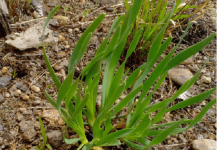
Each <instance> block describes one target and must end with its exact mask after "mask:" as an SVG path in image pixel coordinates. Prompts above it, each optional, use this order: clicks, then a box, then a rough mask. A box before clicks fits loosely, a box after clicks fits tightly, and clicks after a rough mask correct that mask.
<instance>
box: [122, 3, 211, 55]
mask: <svg viewBox="0 0 217 150" xmlns="http://www.w3.org/2000/svg"><path fill="white" fill-rule="evenodd" d="M209 1H210V0H206V1H205V2H204V3H203V4H201V5H198V6H197V5H191V4H192V3H193V2H194V0H189V1H187V2H186V3H184V2H183V0H176V5H175V10H174V11H173V12H172V9H171V8H172V5H171V1H168V0H143V2H142V7H141V9H140V10H141V11H140V13H138V15H137V18H136V20H135V24H134V28H133V31H132V36H130V37H129V38H128V41H132V40H133V37H134V34H136V32H137V31H138V30H139V29H143V32H142V36H141V38H140V41H139V44H138V46H137V48H136V50H135V52H136V53H135V54H134V55H136V56H135V57H136V58H137V57H141V56H143V55H145V54H147V52H148V50H149V47H150V46H151V44H152V43H153V40H154V39H155V36H156V35H157V34H158V32H159V31H160V30H161V29H162V28H163V27H164V26H165V23H166V22H167V21H168V19H170V24H169V26H168V27H167V29H166V32H165V34H164V37H167V36H168V35H169V34H171V32H172V31H173V30H174V29H175V28H180V27H181V28H183V27H184V26H185V23H184V22H185V21H186V20H187V19H188V18H189V17H192V15H193V14H196V12H198V11H200V10H203V11H205V10H204V7H205V6H206V5H207V4H208V3H209ZM131 3H137V1H134V0H131ZM124 4H125V7H126V10H127V13H128V12H129V11H130V7H129V4H128V1H127V0H125V3H124ZM172 4H173V2H172ZM189 9H193V11H192V13H191V14H188V13H187V11H188V10H189ZM171 12H172V14H171ZM170 14H171V15H172V16H171V17H170ZM199 16H200V15H199V14H196V18H194V19H192V20H196V19H197V18H198V17H199Z"/></svg>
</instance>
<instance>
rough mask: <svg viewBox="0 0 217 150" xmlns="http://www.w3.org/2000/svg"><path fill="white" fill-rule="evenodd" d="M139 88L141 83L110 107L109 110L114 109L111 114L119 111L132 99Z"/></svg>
mask: <svg viewBox="0 0 217 150" xmlns="http://www.w3.org/2000/svg"><path fill="white" fill-rule="evenodd" d="M141 89H142V85H140V86H139V87H137V88H136V89H134V90H133V91H131V92H130V93H129V94H128V95H127V96H126V97H125V98H124V99H123V100H122V101H120V102H119V103H118V104H117V105H115V106H114V107H113V108H111V110H114V111H113V112H112V116H114V115H115V114H117V113H118V112H120V111H121V110H122V109H123V108H124V107H125V106H126V105H127V104H128V103H129V101H130V100H132V99H134V98H135V96H136V95H137V94H138V93H139V91H140V90H141Z"/></svg>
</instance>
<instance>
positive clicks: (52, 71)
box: [42, 6, 61, 89]
mask: <svg viewBox="0 0 217 150" xmlns="http://www.w3.org/2000/svg"><path fill="white" fill-rule="evenodd" d="M59 8H60V6H57V7H55V8H54V9H53V10H52V11H51V12H50V14H49V15H48V16H47V19H46V21H45V24H44V27H43V32H42V47H43V53H44V60H45V63H46V66H47V69H48V71H49V73H50V75H51V77H52V79H53V81H54V83H55V85H56V86H57V89H59V88H60V86H61V83H60V81H59V79H58V78H57V76H56V74H55V72H54V70H53V68H52V66H51V64H50V61H49V59H48V57H47V54H46V51H45V46H44V32H45V29H46V27H47V24H48V22H49V20H50V19H51V17H52V16H53V15H54V14H55V12H56V11H57V10H58V9H59Z"/></svg>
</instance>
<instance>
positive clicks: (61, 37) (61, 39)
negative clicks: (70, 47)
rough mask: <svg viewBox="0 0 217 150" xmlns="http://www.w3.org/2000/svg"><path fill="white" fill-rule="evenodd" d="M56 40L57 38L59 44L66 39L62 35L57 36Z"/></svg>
mask: <svg viewBox="0 0 217 150" xmlns="http://www.w3.org/2000/svg"><path fill="white" fill-rule="evenodd" d="M58 38H59V42H64V41H65V40H66V38H65V37H64V36H62V35H59V36H58Z"/></svg>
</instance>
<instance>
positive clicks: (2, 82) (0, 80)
mask: <svg viewBox="0 0 217 150" xmlns="http://www.w3.org/2000/svg"><path fill="white" fill-rule="evenodd" d="M11 79H12V78H11V77H10V76H3V77H0V89H1V88H4V87H6V86H7V85H9V84H10V81H11Z"/></svg>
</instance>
